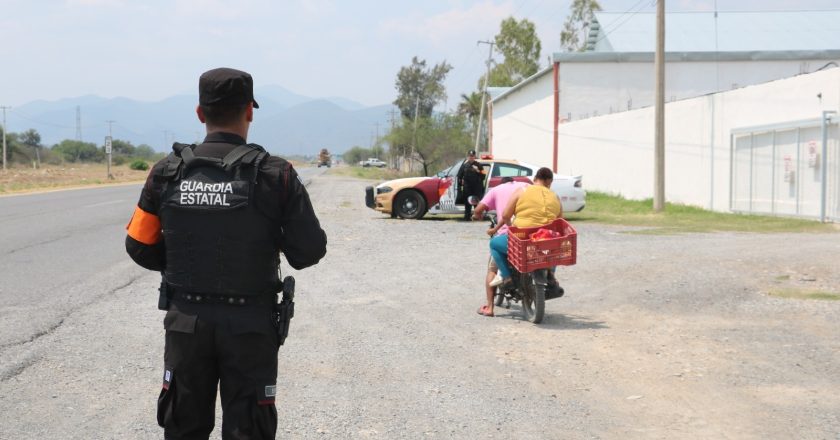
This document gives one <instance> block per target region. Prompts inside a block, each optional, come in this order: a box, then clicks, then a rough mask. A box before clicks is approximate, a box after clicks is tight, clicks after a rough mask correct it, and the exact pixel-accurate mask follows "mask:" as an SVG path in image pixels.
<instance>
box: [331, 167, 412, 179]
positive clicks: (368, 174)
mask: <svg viewBox="0 0 840 440" xmlns="http://www.w3.org/2000/svg"><path fill="white" fill-rule="evenodd" d="M327 174H330V175H333V176H348V177H355V178H357V179H366V180H391V179H399V178H401V177H414V176H412V175H409V174H406V173H401V172H399V171H397V170H392V169H388V168H370V167H368V168H365V167H358V166H346V167H335V168H330V169H329V170H327Z"/></svg>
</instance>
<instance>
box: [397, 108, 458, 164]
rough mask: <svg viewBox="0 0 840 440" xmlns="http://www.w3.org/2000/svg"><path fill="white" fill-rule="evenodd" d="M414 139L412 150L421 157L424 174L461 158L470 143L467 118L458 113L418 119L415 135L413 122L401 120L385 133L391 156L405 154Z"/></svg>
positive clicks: (407, 152)
mask: <svg viewBox="0 0 840 440" xmlns="http://www.w3.org/2000/svg"><path fill="white" fill-rule="evenodd" d="M415 138H416V145H415V146H414V153H415V154H416V155H417V156H418V157H419V158H420V162H421V164H422V165H423V174H424V175H426V176H428V175H429V173H430V172H432V171H435V170H437V169H439V168H441V167H443V166H444V165H448V164H450V163H451V162H453V161H455V160H457V159H458V158H461V157H463V156H464V153H465V152H466V151H467V150H468V149H469V148H470V146H471V145H472V142H471V134H470V131H469V128H468V127H467V119H466V117H464V116H463V115H458V114H454V115H452V114H439V115H434V116H433V117H429V118H419V119H418V121H417V130H416V135H415V129H414V123H413V121H410V120H408V119H403V122H402V124H400V125H397V126H396V127H394V129H393V130H391V131H390V132H389V133H388V134H387V135H386V136H385V140H386V141H387V142H388V144H389V145H390V146H391V153H392V155H396V156H407V155H408V154H409V151H410V150H411V146H412V143H413V142H415Z"/></svg>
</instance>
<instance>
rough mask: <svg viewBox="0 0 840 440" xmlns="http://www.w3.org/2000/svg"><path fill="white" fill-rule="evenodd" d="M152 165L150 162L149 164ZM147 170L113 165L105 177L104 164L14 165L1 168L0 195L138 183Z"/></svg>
mask: <svg viewBox="0 0 840 440" xmlns="http://www.w3.org/2000/svg"><path fill="white" fill-rule="evenodd" d="M150 166H151V164H150ZM148 174H149V171H148V170H146V171H140V170H132V169H130V168H128V165H121V166H112V167H111V175H112V176H113V179H109V178H108V172H107V165H104V164H86V163H82V164H66V165H61V166H58V165H44V166H42V167H41V168H38V169H33V168H22V167H13V168H8V169H7V170H6V171H0V196H2V195H8V194H21V193H30V192H40V191H51V190H56V189H69V188H81V187H87V186H98V185H112V184H127V183H141V182H144V181H145V180H146V176H147V175H148Z"/></svg>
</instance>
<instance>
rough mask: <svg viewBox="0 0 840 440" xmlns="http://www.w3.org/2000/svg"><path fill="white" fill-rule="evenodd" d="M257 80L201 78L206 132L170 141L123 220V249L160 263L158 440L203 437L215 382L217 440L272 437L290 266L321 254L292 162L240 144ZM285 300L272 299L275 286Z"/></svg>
mask: <svg viewBox="0 0 840 440" xmlns="http://www.w3.org/2000/svg"><path fill="white" fill-rule="evenodd" d="M253 93H254V92H253V79H252V78H251V75H249V74H248V73H245V72H242V71H239V70H235V69H228V68H220V69H213V70H210V71H208V72H205V73H204V74H203V75H201V78H200V79H199V106H198V108H197V109H196V113H197V115H198V119H199V120H200V121H201V122H202V123H204V124H205V125H206V128H207V137H206V138H205V139H204V142H203V143H201V144H199V145H184V144H175V145H174V146H173V152H172V153H171V154H170V155H169V156H168V157H167V158H165V159H163V160H161V161H160V162H158V163H157V164H155V166H154V167H153V168H152V171H151V172H150V174H149V177H148V179H147V180H146V184H145V186H144V187H143V191H142V193H141V195H140V201H139V203H138V204H137V207H136V209H135V211H134V215H133V216H132V218H131V221H130V222H129V225H128V227H127V229H128V236H127V237H126V250H127V252H128V254H129V255H130V256H131V258H132V259H133V260H134V261H135V262H137V264H139V265H141V266H143V267H145V268H147V269H150V270H156V271H161V272H162V275H163V282H162V284H161V297H160V302H159V307H160V308H162V309H165V310H166V311H167V312H166V317H165V318H164V322H163V323H164V327H165V329H166V346H165V350H164V351H165V352H164V373H163V387H162V390H161V393H160V397H159V399H158V410H157V420H158V424H159V425H160V426H162V427H163V428H164V436H165V438H166V439H173V440H174V439H207V438H208V436H209V435H210V433H211V431H212V430H213V425H214V420H215V400H216V392H217V386H218V387H219V392H220V394H221V400H222V402H221V404H222V438H223V439H251V440H254V439H273V438H275V432H276V429H277V410H276V407H275V404H274V399H275V395H276V384H277V351H278V348H279V346H280V345H281V344H282V343H283V340H284V339H285V335H286V332H287V331H288V324H289V319H290V318H291V316H292V314H293V310H294V309H293V308H290V306H291V305H293V303H291V295H292V294H293V280H290V278H291V277H287V280H285V281H282V282H281V280H280V277H279V274H278V271H279V265H280V256H279V253H280V252H282V253H283V254H284V255H285V256H286V260H287V261H288V262H289V264H290V265H291V266H292V267H294V268H295V269H303V268H305V267H308V266H312V265H314V264H316V263H318V261H319V260H320V259H321V258H322V257H323V256H324V255H325V254H326V244H327V238H326V234H324V231H323V230H322V229H321V226H320V223H319V222H318V219H317V217H316V216H315V213H314V211H313V209H312V204H311V202H310V200H309V195H308V194H307V192H306V189H305V188H304V186H303V184H302V183H301V181H300V179H299V177H298V175H297V173H296V172H295V170H294V168H292V165H291V164H289V163H288V162H286V161H285V160H283V159H281V158H279V157H276V156H271V155H269V154H268V153H266V152H265V150H264V149H263V148H262V147H260V146H259V145H255V144H248V143H247V142H246V138H247V135H248V128H249V126H250V123H251V121H252V120H253V112H254V109H255V108H259V105H257V102H256V101H255V100H254V94H253ZM281 292H282V297H283V301H281V305H278V295H279V294H280V293H281Z"/></svg>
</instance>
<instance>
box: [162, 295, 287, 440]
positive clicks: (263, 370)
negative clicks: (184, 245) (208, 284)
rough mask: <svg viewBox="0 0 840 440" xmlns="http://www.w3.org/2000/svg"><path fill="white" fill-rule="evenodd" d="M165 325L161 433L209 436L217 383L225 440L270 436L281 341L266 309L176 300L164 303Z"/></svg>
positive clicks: (185, 437) (182, 439)
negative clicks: (165, 307) (165, 310)
mask: <svg viewBox="0 0 840 440" xmlns="http://www.w3.org/2000/svg"><path fill="white" fill-rule="evenodd" d="M164 327H165V328H166V347H165V349H164V368H165V371H164V378H163V379H164V380H163V389H162V390H161V393H160V397H159V398H158V410H157V419H158V424H159V425H160V426H162V427H163V428H164V436H165V438H166V439H171V440H176V439H177V440H188V439H189V440H192V439H202V440H204V439H207V438H208V436H209V435H210V432H211V431H213V426H214V422H215V410H216V386H217V384H218V385H219V392H220V395H221V399H222V438H223V439H225V440H227V439H249V440H257V439H274V437H275V433H276V431H277V409H276V407H275V406H274V398H275V394H276V384H277V349H278V348H279V346H278V345H277V342H278V340H277V332H276V331H275V330H274V326H273V324H272V321H271V307H270V306H241V307H239V306H228V305H210V304H192V303H183V302H178V303H175V304H171V305H170V306H169V310H168V311H167V312H166V318H164Z"/></svg>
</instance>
